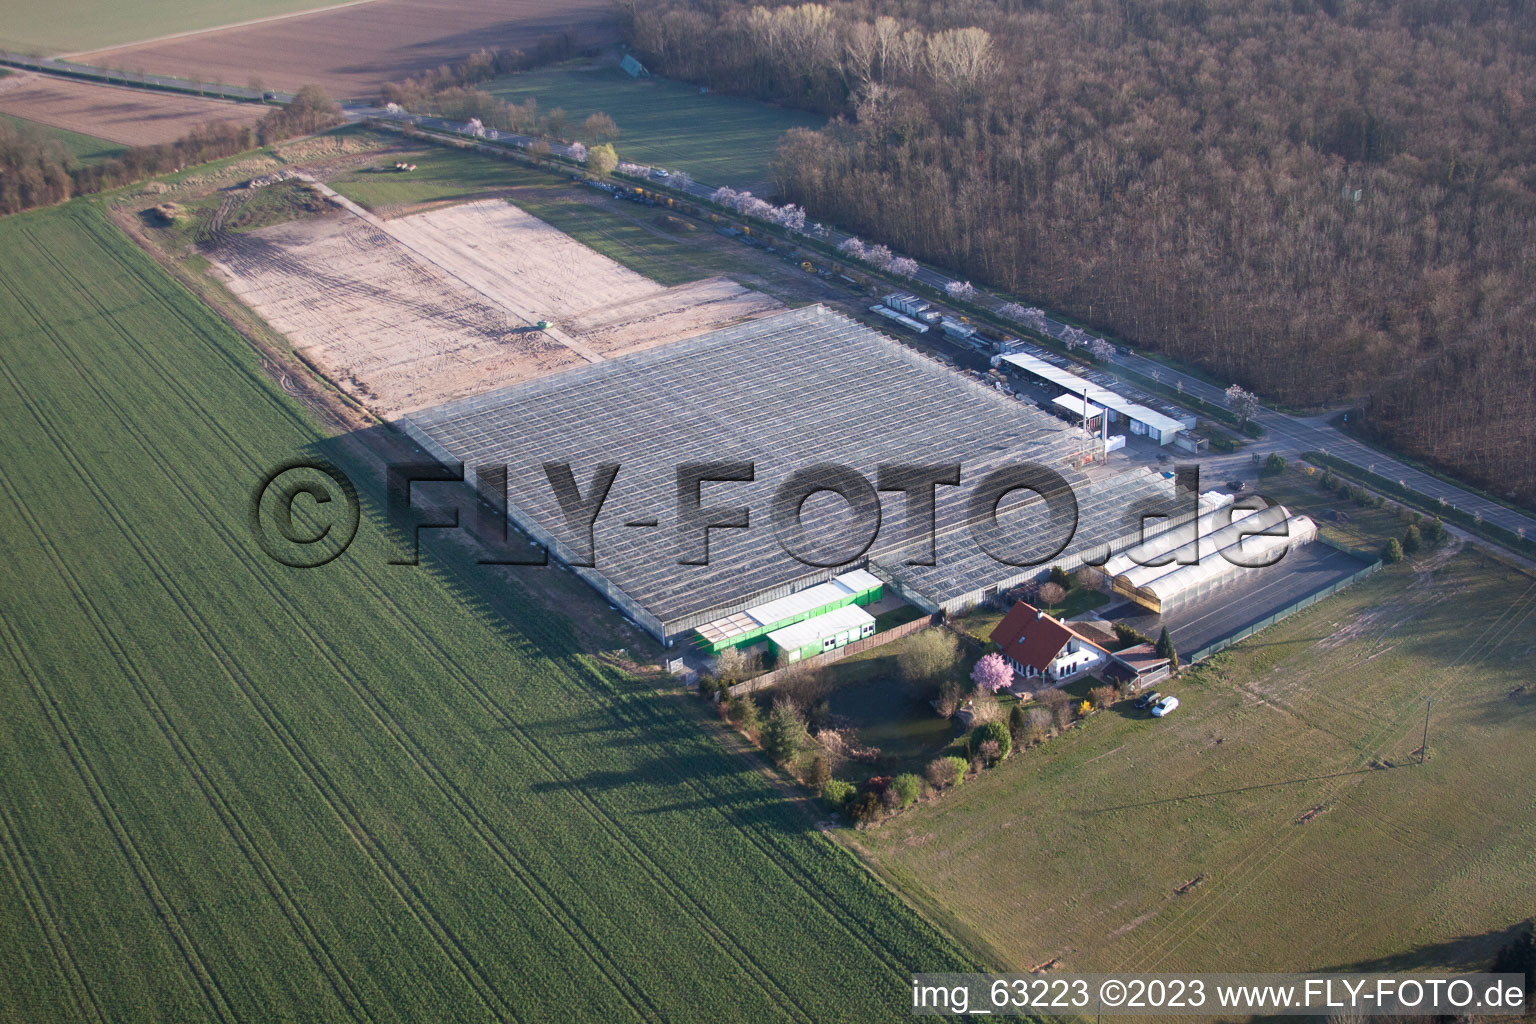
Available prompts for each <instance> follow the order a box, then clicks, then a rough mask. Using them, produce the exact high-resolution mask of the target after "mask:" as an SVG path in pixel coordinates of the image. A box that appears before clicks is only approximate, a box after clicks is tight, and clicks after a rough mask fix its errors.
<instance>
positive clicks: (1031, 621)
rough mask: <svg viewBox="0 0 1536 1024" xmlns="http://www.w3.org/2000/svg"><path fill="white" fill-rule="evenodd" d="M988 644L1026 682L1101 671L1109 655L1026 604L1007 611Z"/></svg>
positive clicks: (1053, 680)
mask: <svg viewBox="0 0 1536 1024" xmlns="http://www.w3.org/2000/svg"><path fill="white" fill-rule="evenodd" d="M991 639H992V642H993V643H995V644H997V646H998V648H999V650H1001V651H1002V654H1003V660H1005V661H1007V662H1008V665H1009V667H1010V668H1012V669H1013V671H1014V674H1015V675H1018V676H1020V677H1021V678H1023V679H1025V680H1026V681H1027V680H1033V679H1044V680H1045V681H1046V682H1050V683H1056V682H1060V681H1061V680H1063V679H1070V678H1071V677H1073V676H1077V675H1081V674H1083V673H1084V672H1091V671H1094V670H1095V669H1098V668H1101V667H1102V666H1104V665H1105V663H1107V662H1108V661H1109V659H1110V653H1109V652H1108V651H1107V650H1105V649H1104V648H1103V647H1101V646H1100V645H1099V644H1097V643H1095V642H1094V641H1093V640H1091V639H1089V638H1088V637H1087V636H1085V635H1084V634H1082V633H1079V632H1078V631H1077V630H1075V629H1073V628H1072V625H1071V623H1067V622H1063V621H1061V620H1060V619H1058V618H1056V617H1055V616H1054V615H1047V614H1046V613H1045V612H1044V611H1042V610H1040V609H1039V608H1036V607H1035V606H1034V605H1032V604H1029V603H1028V602H1026V601H1020V602H1018V603H1017V604H1015V605H1014V606H1013V607H1012V608H1010V609H1009V610H1008V614H1007V615H1004V616H1003V621H1001V622H999V623H998V624H997V625H996V626H995V627H994V628H993V630H992V637H991Z"/></svg>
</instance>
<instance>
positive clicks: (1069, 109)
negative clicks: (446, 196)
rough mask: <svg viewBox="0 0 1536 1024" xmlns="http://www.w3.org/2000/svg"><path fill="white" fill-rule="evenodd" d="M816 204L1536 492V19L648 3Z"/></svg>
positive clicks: (911, 1) (637, 44)
mask: <svg viewBox="0 0 1536 1024" xmlns="http://www.w3.org/2000/svg"><path fill="white" fill-rule="evenodd" d="M625 10H626V15H627V17H628V20H629V26H628V30H629V39H630V42H631V44H632V45H633V46H634V48H635V49H636V50H637V51H638V52H639V53H640V55H641V57H642V59H643V60H645V61H646V62H647V64H648V66H649V67H651V68H652V69H653V70H655V71H656V72H658V73H661V74H664V75H667V76H670V77H675V78H681V79H686V80H689V81H693V82H698V83H700V84H704V85H708V86H709V87H710V88H712V89H716V90H720V91H726V92H732V93H737V94H743V95H749V96H753V97H757V98H761V99H766V100H771V101H775V102H780V103H785V104H789V105H794V106H798V107H804V108H808V109H811V110H815V111H818V112H822V113H825V114H828V115H830V116H832V117H833V120H832V122H831V123H830V124H829V125H828V127H826V128H825V129H823V130H821V131H808V130H796V131H794V132H792V133H790V135H789V136H787V137H786V139H785V141H784V143H783V144H782V146H781V147H780V151H779V159H778V161H777V164H776V167H775V176H776V180H777V181H778V182H779V186H780V188H781V190H782V197H781V198H782V199H785V200H791V201H794V202H797V203H801V204H803V205H804V206H805V207H806V209H807V210H808V211H809V212H810V213H811V215H812V216H814V217H816V218H819V219H823V220H828V221H832V222H835V223H837V224H839V225H840V226H843V227H846V228H847V229H849V230H852V231H855V232H859V233H861V234H864V235H866V236H868V237H872V238H874V239H877V240H879V241H882V242H885V243H887V244H889V245H891V246H893V247H895V248H898V249H900V250H902V251H905V252H909V253H912V254H913V255H916V256H919V257H921V258H924V259H927V260H930V261H932V262H934V263H937V264H940V265H942V266H945V267H948V268H951V269H953V270H954V271H956V272H959V273H961V274H964V275H966V276H969V277H971V278H973V279H974V280H977V281H985V282H987V283H988V284H991V285H994V286H997V287H1000V288H1004V289H1007V290H1009V291H1012V292H1015V293H1017V294H1019V295H1021V296H1024V297H1027V298H1028V299H1030V300H1031V301H1034V302H1039V303H1044V304H1047V305H1049V306H1052V307H1054V308H1056V309H1059V310H1061V311H1063V312H1065V313H1067V314H1070V315H1072V316H1074V317H1076V318H1078V319H1080V320H1082V321H1083V322H1085V323H1087V324H1088V325H1089V326H1092V327H1095V328H1097V329H1100V330H1103V331H1107V332H1111V333H1113V334H1115V335H1117V336H1119V337H1121V338H1122V339H1124V340H1126V341H1129V342H1131V343H1132V344H1136V345H1139V346H1145V347H1146V348H1149V349H1151V350H1154V351H1157V352H1161V353H1165V354H1166V355H1168V356H1171V357H1174V358H1177V359H1179V360H1183V361H1187V362H1189V363H1192V364H1195V365H1198V366H1200V367H1203V368H1205V369H1206V370H1208V371H1209V372H1210V373H1212V374H1214V375H1215V376H1216V377H1218V378H1219V379H1221V380H1222V381H1223V382H1228V381H1231V382H1237V383H1240V384H1243V385H1245V386H1246V387H1249V388H1252V389H1255V390H1257V391H1258V392H1260V394H1261V395H1262V396H1263V397H1264V398H1265V399H1266V400H1268V401H1271V402H1275V403H1279V404H1282V405H1284V406H1292V407H1302V408H1309V409H1322V408H1328V409H1333V408H1341V407H1352V408H1356V409H1359V410H1360V411H1361V413H1362V415H1360V416H1354V417H1351V426H1355V425H1356V424H1357V423H1358V424H1362V425H1363V429H1364V430H1365V431H1366V432H1367V433H1368V434H1369V435H1370V436H1372V437H1373V438H1375V439H1378V440H1380V441H1383V442H1385V443H1388V444H1390V445H1391V446H1393V447H1394V448H1396V449H1398V450H1400V451H1402V452H1404V453H1406V454H1408V455H1410V456H1415V457H1418V458H1420V459H1423V460H1425V461H1426V462H1429V463H1430V464H1432V465H1435V466H1438V467H1441V468H1443V469H1446V470H1449V471H1452V472H1454V473H1456V474H1458V475H1460V476H1462V477H1464V478H1466V479H1469V480H1471V481H1473V482H1476V483H1479V484H1481V485H1484V486H1486V487H1488V488H1489V489H1490V490H1492V491H1494V492H1495V493H1497V494H1499V495H1502V496H1515V497H1518V498H1519V499H1520V500H1522V501H1524V502H1525V503H1527V504H1529V503H1531V502H1533V501H1536V341H1533V339H1532V323H1533V321H1536V289H1533V288H1532V287H1531V283H1532V281H1533V280H1536V267H1533V259H1536V68H1533V58H1536V5H1532V4H1528V3H1525V2H1522V0H1405V2H1389V0H998V2H981V0H960V2H953V3H935V2H932V0H929V2H916V0H908V2H902V0H848V2H837V3H829V4H789V5H776V6H756V5H749V4H746V3H741V2H737V0H691V2H690V0H631V2H630V3H629V4H628V5H627V6H626V8H625Z"/></svg>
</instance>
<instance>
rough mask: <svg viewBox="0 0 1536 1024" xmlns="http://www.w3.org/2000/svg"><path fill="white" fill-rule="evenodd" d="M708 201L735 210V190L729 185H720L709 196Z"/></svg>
mask: <svg viewBox="0 0 1536 1024" xmlns="http://www.w3.org/2000/svg"><path fill="white" fill-rule="evenodd" d="M709 200H710V202H712V203H719V204H720V205H721V206H724V207H728V208H730V209H733V210H734V209H735V208H736V190H735V189H733V188H731V187H730V186H729V185H721V186H720V187H719V188H717V189H715V190H714V191H713V192H711V193H710V194H709Z"/></svg>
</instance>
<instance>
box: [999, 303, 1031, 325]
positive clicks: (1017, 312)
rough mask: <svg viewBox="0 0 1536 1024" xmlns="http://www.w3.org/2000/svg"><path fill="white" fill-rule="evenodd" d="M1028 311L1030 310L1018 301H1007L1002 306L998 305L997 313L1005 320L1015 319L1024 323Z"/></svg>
mask: <svg viewBox="0 0 1536 1024" xmlns="http://www.w3.org/2000/svg"><path fill="white" fill-rule="evenodd" d="M1026 313H1028V310H1026V309H1025V308H1024V307H1023V306H1021V305H1019V304H1018V303H1017V302H1005V303H1003V304H1002V305H1001V306H998V307H997V315H998V316H1000V317H1002V318H1003V319H1004V320H1013V321H1017V322H1019V323H1022V322H1023V321H1024V316H1025V314H1026Z"/></svg>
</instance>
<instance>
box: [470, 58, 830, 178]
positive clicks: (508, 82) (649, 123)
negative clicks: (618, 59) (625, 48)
mask: <svg viewBox="0 0 1536 1024" xmlns="http://www.w3.org/2000/svg"><path fill="white" fill-rule="evenodd" d="M482 88H485V89H486V90H488V91H490V92H493V93H495V94H496V95H498V96H500V97H501V98H503V99H506V100H510V101H512V102H514V103H525V102H527V101H528V100H529V99H530V98H531V99H534V100H537V101H538V105H539V110H540V111H541V112H543V113H546V114H547V113H549V112H550V111H552V110H554V109H555V108H557V107H559V108H561V109H564V110H565V111H566V113H567V114H568V115H569V117H568V120H569V123H570V127H569V128H568V129H567V134H569V135H572V136H574V135H575V134H577V126H579V124H580V122H581V121H582V119H583V118H585V117H587V116H588V115H589V114H593V113H596V112H598V111H601V112H603V113H605V114H607V115H608V116H610V117H612V118H613V120H614V122H615V123H616V124H617V125H618V127H619V132H620V135H619V138H618V139H617V140H615V142H614V148H615V149H617V150H618V151H619V156H620V157H621V158H623V159H625V160H633V161H635V162H636V163H643V164H656V165H659V166H662V167H667V168H671V169H673V170H684V171H687V172H688V173H689V174H691V175H693V177H695V178H697V179H698V180H699V181H704V182H708V183H709V184H711V185H731V186H733V187H736V188H746V189H750V190H752V191H753V192H756V193H758V194H759V195H762V194H765V193H768V192H770V191H771V189H772V182H771V178H770V172H769V161H771V160H772V159H773V154H774V150H775V148H776V147H777V146H778V142H779V138H780V137H781V136H782V135H783V134H784V133H785V132H786V131H788V130H789V129H791V128H797V127H806V128H819V127H821V126H822V125H823V124H825V123H826V120H825V118H821V117H818V116H816V115H814V114H807V113H804V112H802V111H796V110H789V109H785V108H782V107H775V106H770V105H768V104H766V103H759V102H757V101H755V100H747V99H739V98H736V97H732V96H719V95H715V94H714V93H708V94H704V93H700V91H699V89H698V87H697V86H692V85H687V84H685V83H683V82H672V81H660V80H655V79H652V80H646V81H636V80H635V79H632V78H630V77H629V76H628V75H626V74H625V73H624V72H622V71H620V70H618V69H617V68H614V67H605V68H601V69H598V70H580V71H578V70H565V69H557V70H551V71H534V72H529V73H527V74H521V75H512V76H509V77H506V78H500V79H496V80H495V81H493V82H491V83H489V84H488V85H485V86H482Z"/></svg>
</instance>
